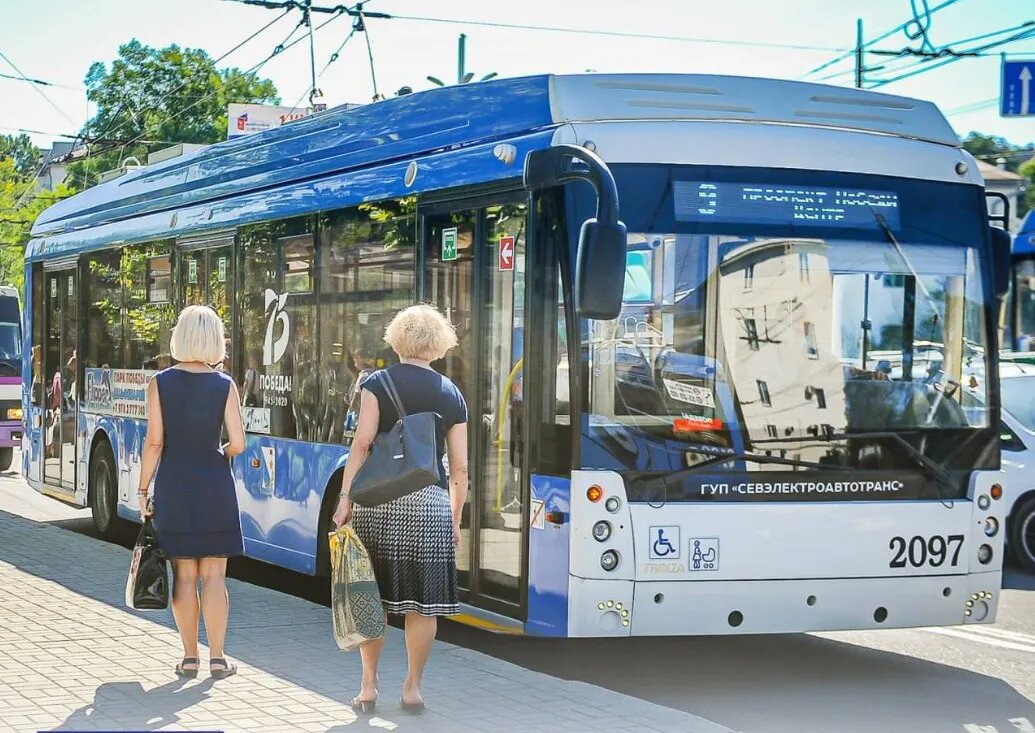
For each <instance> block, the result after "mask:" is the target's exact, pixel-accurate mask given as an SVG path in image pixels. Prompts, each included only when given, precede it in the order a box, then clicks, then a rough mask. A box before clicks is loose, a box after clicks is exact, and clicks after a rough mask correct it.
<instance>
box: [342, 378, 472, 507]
mask: <svg viewBox="0 0 1035 733" xmlns="http://www.w3.org/2000/svg"><path fill="white" fill-rule="evenodd" d="M383 371H387V372H388V373H389V374H390V375H391V376H392V382H393V383H394V384H395V389H396V391H397V392H398V393H399V400H400V401H401V402H402V406H403V409H404V410H406V412H407V413H409V414H413V413H417V412H434V413H437V414H438V415H439V416H440V419H439V420H438V421H437V429H436V430H435V446H436V449H437V451H438V458H439V481H438V485H439V486H441V487H442V488H443V489H448V488H449V484H448V482H447V480H446V470H445V465H444V463H443V461H442V458H443V457H444V456H445V454H446V433H448V432H449V431H450V429H451V428H452V427H453V426H454V425H459V424H461V423H465V422H467V403H466V402H465V401H464V396H463V395H462V394H460V390H459V388H457V386H456V385H455V384H453V383H452V382H451V381H450V380H449V378H448V377H444V376H442V375H441V374H439V373H438V372H436V371H432V370H431V369H424V368H423V367H419V366H414V365H413V364H393V365H392V366H390V367H388V369H387V370H383ZM379 373H380V372H374V373H373V374H371V375H370V376H369V377H367V378H366V380H364V382H363V383H362V385H361V387H362V389H365V390H367V391H369V392H370V393H371V394H372V395H374V396H375V397H376V398H377V407H378V413H379V421H378V427H377V431H378V433H387V432H388V431H389V430H391V429H392V426H393V425H395V423H396V422H398V420H399V413H398V412H397V411H396V409H395V406H394V405H393V404H392V401H391V400H390V399H389V398H388V393H387V392H385V388H384V383H383V382H382V381H381V380H380V379H379V378H378V374H379Z"/></svg>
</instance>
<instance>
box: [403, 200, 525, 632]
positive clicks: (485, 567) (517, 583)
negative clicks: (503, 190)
mask: <svg viewBox="0 0 1035 733" xmlns="http://www.w3.org/2000/svg"><path fill="white" fill-rule="evenodd" d="M507 201H508V200H506V199H503V200H500V199H497V200H496V201H488V202H486V201H484V200H483V201H479V202H476V203H475V205H473V206H472V207H471V208H464V209H456V208H452V209H451V208H449V207H445V208H443V207H438V208H435V209H431V208H428V209H427V210H426V211H424V212H423V213H424V217H423V228H422V231H423V234H424V250H423V254H424V261H423V262H424V268H423V269H424V273H425V274H424V283H423V291H422V299H423V300H424V301H427V302H432V303H434V304H435V305H437V306H438V307H439V308H440V309H441V310H442V311H443V312H444V313H445V314H446V316H447V317H448V318H449V319H450V321H451V322H452V323H453V324H454V325H455V326H456V328H457V336H458V338H459V341H460V345H459V346H458V347H457V348H456V349H454V350H453V351H452V352H450V354H448V355H447V356H446V358H445V359H444V360H443V361H442V362H440V363H437V364H435V366H436V367H437V368H439V369H440V371H442V372H443V373H444V374H446V375H447V376H449V377H450V378H451V379H452V380H453V381H454V382H455V383H456V384H457V385H458V386H459V387H460V389H461V391H462V392H463V394H464V397H465V399H466V400H467V404H468V408H469V413H470V415H469V422H468V434H469V441H470V448H469V456H470V460H471V465H470V477H471V489H470V492H469V494H468V504H467V507H466V509H465V511H464V516H463V523H462V537H463V538H462V542H461V547H460V554H459V556H458V558H457V565H458V568H459V570H460V584H461V587H462V588H463V589H464V590H465V593H466V595H467V599H466V600H468V602H470V603H471V604H472V605H476V606H481V607H484V608H487V609H489V610H492V611H496V612H499V613H503V614H506V615H510V616H513V617H516V618H523V614H524V607H525V595H526V592H525V583H524V579H523V567H524V556H525V552H526V547H527V527H528V500H527V497H528V488H527V482H528V475H527V472H526V471H525V470H524V465H523V460H522V455H523V444H522V441H521V433H522V423H521V420H522V412H521V410H522V399H521V397H522V386H523V382H522V372H523V355H524V328H523V326H524V324H523V317H524V307H523V306H524V302H523V299H524V282H525V272H524V264H525V257H524V247H525V231H526V229H525V222H526V220H527V211H526V209H527V207H526V206H525V204H524V199H522V198H516V199H510V200H509V202H507Z"/></svg>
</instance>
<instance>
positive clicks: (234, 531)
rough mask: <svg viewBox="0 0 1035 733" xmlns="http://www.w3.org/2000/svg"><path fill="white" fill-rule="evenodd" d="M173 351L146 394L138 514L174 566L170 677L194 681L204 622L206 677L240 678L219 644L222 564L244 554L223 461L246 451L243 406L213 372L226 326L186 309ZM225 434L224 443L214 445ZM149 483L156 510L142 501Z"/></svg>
mask: <svg viewBox="0 0 1035 733" xmlns="http://www.w3.org/2000/svg"><path fill="white" fill-rule="evenodd" d="M171 345H172V355H173V358H174V359H176V360H177V361H178V362H179V364H177V365H176V366H173V367H170V368H168V369H164V370H162V371H160V372H158V374H156V375H155V376H154V378H153V379H152V380H151V382H150V384H148V387H147V416H148V422H147V438H146V439H145V440H144V450H143V456H142V460H141V471H140V487H139V489H138V492H139V494H140V506H142V507H145V508H144V515H145V516H151V515H152V514H153V516H154V522H155V529H156V530H157V533H158V542H159V544H160V545H161V547H162V549H163V550H164V551H165V553H166V554H167V555H168V556H169V557H170V558H171V559H172V565H173V598H172V609H173V617H174V618H175V619H176V627H177V629H179V632H180V638H181V639H182V641H183V655H184V656H183V661H181V662H180V663H179V664H177V665H176V673H177V674H178V675H179V676H181V677H197V676H198V667H199V666H200V661H199V658H198V621H199V615H200V614H203V615H204V618H205V631H206V632H207V635H208V643H209V652H210V656H209V672H210V673H211V675H212V676H213V677H215V678H216V679H222V678H224V677H229V676H230V675H232V674H234V673H235V672H236V671H237V667H236V666H235V665H232V664H230V663H228V662H227V661H226V659H225V658H224V657H223V642H224V639H225V638H226V626H227V620H228V618H229V615H230V597H229V595H228V594H227V591H226V559H227V558H228V557H231V556H233V555H239V554H241V553H242V552H243V551H244V547H243V543H242V539H241V516H240V512H239V510H238V506H237V493H236V489H235V486H234V478H233V473H232V472H231V470H230V458H232V457H233V456H235V455H237V454H238V453H240V452H241V451H243V450H244V424H243V421H242V420H241V408H240V404H241V402H240V397H239V393H238V391H237V386H236V385H235V384H234V381H233V379H232V378H231V377H230V375H229V374H226V373H225V372H222V371H217V370H216V369H214V368H213V367H212V366H210V365H221V364H222V362H223V359H224V357H225V356H226V352H225V349H226V346H225V342H224V340H223V321H222V320H221V319H220V318H219V316H218V315H217V314H216V312H215V311H213V310H212V309H211V308H207V307H205V306H200V305H192V306H188V307H186V308H184V309H183V311H182V312H181V313H180V317H179V319H178V320H177V322H176V327H175V328H174V329H173V332H172V344H171ZM224 425H225V426H226V433H227V435H228V436H229V438H230V442H229V443H227V444H226V445H220V439H221V437H222V430H223V427H224ZM156 467H157V473H156ZM152 476H154V479H155V481H154V497H153V498H154V501H153V502H151V501H149V497H148V486H149V485H150V484H151V477H152ZM199 580H200V581H201V587H202V591H201V595H200V598H199V595H198V581H199Z"/></svg>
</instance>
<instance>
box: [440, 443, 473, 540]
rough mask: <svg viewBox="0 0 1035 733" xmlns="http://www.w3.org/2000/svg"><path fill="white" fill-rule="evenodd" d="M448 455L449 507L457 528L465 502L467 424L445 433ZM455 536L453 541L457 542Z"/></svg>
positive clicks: (466, 485) (467, 482)
mask: <svg viewBox="0 0 1035 733" xmlns="http://www.w3.org/2000/svg"><path fill="white" fill-rule="evenodd" d="M446 450H447V452H448V454H449V505H450V508H451V509H452V511H453V526H454V527H456V528H459V526H460V517H461V516H462V515H463V512H464V503H465V502H466V501H467V487H468V484H469V481H468V476H467V423H458V424H456V425H454V426H453V427H451V428H450V429H449V432H448V433H446ZM459 539H460V535H459V534H457V535H456V537H455V538H454V541H459Z"/></svg>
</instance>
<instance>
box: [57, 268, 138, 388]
mask: <svg viewBox="0 0 1035 733" xmlns="http://www.w3.org/2000/svg"><path fill="white" fill-rule="evenodd" d="M121 270H122V253H121V252H120V251H118V250H106V251H102V252H95V253H93V254H91V255H89V256H88V257H87V258H86V276H85V277H83V279H82V283H83V288H85V290H86V294H85V295H86V319H85V322H86V323H85V327H86V333H85V338H84V342H83V344H82V349H81V351H82V364H83V366H84V367H98V368H107V369H122V368H123V367H124V366H125V363H124V357H125V353H124V344H125V340H124V338H123V323H122V311H123V305H124V304H123V293H122V273H121ZM37 322H38V321H37Z"/></svg>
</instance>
